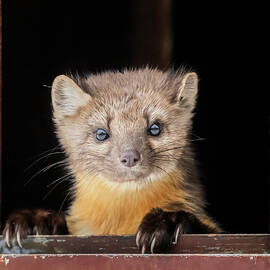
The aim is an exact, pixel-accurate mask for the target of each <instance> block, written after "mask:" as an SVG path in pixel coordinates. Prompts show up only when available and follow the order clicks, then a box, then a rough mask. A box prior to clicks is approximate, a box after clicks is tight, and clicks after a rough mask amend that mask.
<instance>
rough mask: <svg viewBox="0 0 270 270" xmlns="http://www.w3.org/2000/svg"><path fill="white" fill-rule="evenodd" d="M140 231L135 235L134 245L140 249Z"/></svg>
mask: <svg viewBox="0 0 270 270" xmlns="http://www.w3.org/2000/svg"><path fill="white" fill-rule="evenodd" d="M141 234H142V233H141V231H138V233H137V235H136V245H137V247H140V238H141Z"/></svg>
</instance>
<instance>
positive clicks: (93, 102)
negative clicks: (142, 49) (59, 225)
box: [52, 68, 219, 234]
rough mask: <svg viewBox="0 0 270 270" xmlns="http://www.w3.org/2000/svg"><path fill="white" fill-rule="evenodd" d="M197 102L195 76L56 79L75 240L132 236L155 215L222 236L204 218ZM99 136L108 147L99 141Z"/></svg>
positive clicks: (147, 73)
mask: <svg viewBox="0 0 270 270" xmlns="http://www.w3.org/2000/svg"><path fill="white" fill-rule="evenodd" d="M196 94H197V76H196V74H195V73H186V72H184V71H183V70H182V71H179V72H172V71H168V72H161V71H158V70H152V69H149V68H145V69H141V70H125V71H123V73H120V72H105V73H102V74H98V75H89V76H86V77H85V78H73V80H72V79H70V78H68V77H66V76H63V75H62V76H59V77H57V78H56V79H55V81H54V84H53V91H52V100H53V107H54V121H55V124H56V128H57V135H58V138H59V140H60V142H61V144H62V146H63V148H64V149H65V151H66V153H67V156H68V160H69V166H70V169H71V171H72V173H73V174H74V176H75V183H74V191H73V195H74V202H73V204H72V206H71V208H70V210H69V215H68V217H67V223H68V228H69V231H70V232H71V233H72V234H133V233H135V232H136V230H137V228H138V226H139V224H140V222H141V220H142V219H143V217H144V216H145V215H146V214H147V213H148V212H149V211H150V210H151V209H153V208H161V209H163V210H164V211H169V212H170V211H172V212H173V211H186V212H189V213H192V214H194V215H195V216H196V217H197V218H198V219H199V220H200V221H201V222H202V223H203V224H205V225H206V226H208V227H209V228H210V229H211V231H213V232H219V228H218V226H217V225H216V224H215V223H214V222H212V221H211V219H210V218H209V217H208V216H207V215H206V214H205V212H204V209H203V207H204V197H203V192H202V190H201V187H200V184H199V182H198V176H197V172H196V166H195V164H194V160H193V154H192V151H191V147H190V143H189V131H190V128H191V123H192V122H191V121H192V114H193V113H192V112H193V108H194V105H195V103H196ZM157 121H158V122H159V123H160V125H161V134H160V135H159V136H157V137H151V136H149V135H148V134H147V132H146V130H147V128H148V127H149V126H150V125H151V124H152V123H154V122H157ZM98 128H103V129H105V130H106V131H107V132H108V134H109V135H110V137H109V139H108V140H106V141H104V142H99V141H97V140H96V138H95V131H96V130H97V129H98ZM127 149H136V150H137V151H138V152H139V153H140V155H141V160H140V162H139V163H138V165H136V166H134V167H132V168H127V167H125V166H123V165H122V164H121V162H119V158H120V156H121V153H122V152H123V151H125V150H127Z"/></svg>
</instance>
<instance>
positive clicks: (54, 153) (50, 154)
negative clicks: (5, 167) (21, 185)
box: [24, 151, 64, 172]
mask: <svg viewBox="0 0 270 270" xmlns="http://www.w3.org/2000/svg"><path fill="white" fill-rule="evenodd" d="M63 153H64V151H59V152H53V153H49V154H47V155H44V156H42V157H40V158H39V159H37V160H36V161H34V162H33V163H32V164H31V165H29V166H28V167H27V168H26V169H25V170H24V172H27V171H28V170H29V169H31V168H32V167H33V166H34V165H35V164H36V163H38V162H39V161H41V160H42V159H45V158H48V157H50V156H54V155H58V154H63ZM46 161H47V160H45V161H44V162H46Z"/></svg>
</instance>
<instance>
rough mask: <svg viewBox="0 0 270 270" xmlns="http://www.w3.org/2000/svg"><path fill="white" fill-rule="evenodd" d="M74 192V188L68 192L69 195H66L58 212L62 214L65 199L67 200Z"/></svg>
mask: <svg viewBox="0 0 270 270" xmlns="http://www.w3.org/2000/svg"><path fill="white" fill-rule="evenodd" d="M71 192H72V189H71V190H70V191H69V192H68V193H67V195H66V196H65V198H64V200H63V202H62V204H61V206H60V208H59V210H58V213H59V214H60V213H61V211H62V208H63V206H64V203H65V201H66V200H67V197H68V196H69V195H70V193H71Z"/></svg>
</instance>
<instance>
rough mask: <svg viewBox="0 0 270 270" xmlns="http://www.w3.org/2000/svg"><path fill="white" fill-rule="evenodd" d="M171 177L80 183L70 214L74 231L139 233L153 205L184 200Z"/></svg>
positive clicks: (70, 223)
mask: <svg viewBox="0 0 270 270" xmlns="http://www.w3.org/2000/svg"><path fill="white" fill-rule="evenodd" d="M170 178H171V177H164V178H162V179H158V180H155V181H151V182H149V183H144V184H142V185H137V184H134V183H114V182H113V183H111V182H109V183H108V182H104V181H102V180H100V179H97V178H91V179H84V180H83V181H80V182H78V183H77V186H76V188H77V189H76V193H75V200H74V202H73V204H72V207H71V209H70V211H69V216H68V217H67V223H68V228H69V231H70V233H71V234H75V235H85V234H86V235H91V234H103V235H107V234H120V235H121V234H134V233H136V231H137V229H138V226H139V224H140V222H141V220H142V219H143V217H144V216H145V215H146V214H147V213H148V212H149V211H150V210H151V209H152V208H155V207H160V208H163V209H164V208H166V206H167V205H169V204H170V202H176V201H177V202H180V203H184V201H185V193H184V192H183V191H181V190H180V189H177V188H176V183H172V181H171V179H170ZM177 178H178V179H179V176H178V177H177ZM177 178H176V177H175V179H177ZM82 179H83V178H82ZM178 181H179V180H178Z"/></svg>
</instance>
